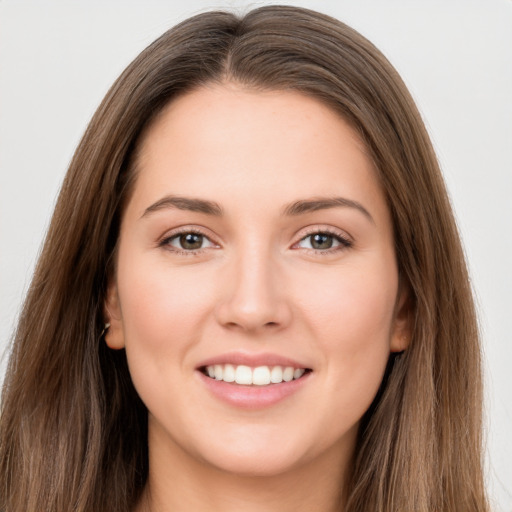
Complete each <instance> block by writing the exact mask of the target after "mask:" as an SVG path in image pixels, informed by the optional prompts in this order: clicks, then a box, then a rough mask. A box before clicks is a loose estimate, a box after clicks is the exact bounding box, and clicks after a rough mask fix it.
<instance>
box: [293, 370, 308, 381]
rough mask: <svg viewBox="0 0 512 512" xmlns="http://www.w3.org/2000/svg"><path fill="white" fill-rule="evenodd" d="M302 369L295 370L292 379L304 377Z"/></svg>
mask: <svg viewBox="0 0 512 512" xmlns="http://www.w3.org/2000/svg"><path fill="white" fill-rule="evenodd" d="M304 371H305V370H304V368H297V369H296V370H294V371H293V378H294V379H300V378H301V377H302V376H303V375H304Z"/></svg>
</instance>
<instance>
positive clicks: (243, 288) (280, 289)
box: [219, 239, 290, 330]
mask: <svg viewBox="0 0 512 512" xmlns="http://www.w3.org/2000/svg"><path fill="white" fill-rule="evenodd" d="M227 280H228V282H227V283H226V293H225V295H224V299H223V300H222V303H221V304H220V306H219V320H220V321H221V323H223V324H224V325H231V326H234V325H237V326H239V327H240V328H242V329H244V330H255V329H258V328H259V327H265V326H266V327H269V326H274V327H277V326H283V325H285V324H286V323H287V322H288V321H289V317H290V309H289V305H288V304H287V300H286V295H285V289H284V286H283V285H284V283H283V275H282V273H281V272H280V271H279V262H278V261H276V258H275V255H274V254H273V251H272V248H271V246H270V244H269V243H268V241H267V242H263V243H262V241H261V240H260V241H258V240H256V239H251V240H249V241H247V242H246V243H244V244H241V245H240V247H239V248H238V250H236V251H234V254H233V257H232V259H231V261H230V263H229V270H228V272H227Z"/></svg>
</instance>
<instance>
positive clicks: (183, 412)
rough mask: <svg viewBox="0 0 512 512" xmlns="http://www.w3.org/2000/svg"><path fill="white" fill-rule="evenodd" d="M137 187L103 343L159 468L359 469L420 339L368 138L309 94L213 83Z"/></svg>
mask: <svg viewBox="0 0 512 512" xmlns="http://www.w3.org/2000/svg"><path fill="white" fill-rule="evenodd" d="M136 172H137V180H136V183H135V186H134V190H133V195H132V197H131V199H130V201H129V203H128V206H127V208H126V211H125V213H124V216H123V219H122V225H121V234H120V240H119V251H118V260H117V271H116V275H115V279H113V281H112V283H111V285H110V288H109V294H108V301H107V304H106V307H107V310H108V315H109V317H110V321H111V324H112V325H111V328H110V331H109V332H108V335H107V343H108V344H109V346H110V347H111V348H125V349H126V354H127V358H128V363H129V368H130V372H131V376H132V379H133V382H134V385H135V387H136V389H137V391H138V393H139V394H140V397H141V398H142V400H143V401H144V403H145V404H146V406H147V408H148V411H149V446H150V454H151V455H150V456H152V457H160V456H162V457H163V455H164V454H165V455H166V456H173V457H181V459H180V460H188V461H195V462H199V463H202V464H204V463H206V464H207V465H211V466H214V467H216V468H220V469H223V470H226V471H232V472H237V473H243V474H253V475H254V474H260V475H271V474H277V473H280V472H284V471H287V470H289V469H293V468H297V467H299V466H303V465H304V464H307V463H308V462H313V461H314V460H320V459H322V458H326V457H328V458H329V460H332V463H333V464H337V465H339V464H340V462H341V461H346V460H348V458H349V457H350V455H351V453H352V450H353V447H354V443H355V436H356V430H357V427H358V423H359V420H360V418H361V416H362V415H363V413H364V412H365V411H366V410H367V408H368V407H369V405H370V404H371V402H372V400H373V398H374V396H375V394H376V392H377V389H378V387H379V384H380V383H381V380H382V377H383V372H384V369H385V366H386V362H387V360H388V357H389V354H390V351H396V350H401V349H403V348H404V343H405V341H404V335H405V333H406V325H405V324H406V319H405V317H406V315H405V313H403V311H402V310H404V309H405V306H404V305H403V303H404V302H405V297H404V294H403V293H400V291H399V285H398V273H397V263H396V258H395V253H394V249H393V247H394V245H393V230H392V224H391V219H390V213H389V211H388V208H387V205H386V201H385V198H384V195H383V192H382V190H381V188H380V186H379V183H378V180H377V179H376V173H375V170H374V168H373V166H372V163H371V161H370V159H369V158H368V157H367V156H366V154H365V149H364V146H363V145H362V143H361V142H360V140H359V138H358V137H357V135H356V133H355V132H354V131H353V130H352V129H351V128H350V127H349V126H348V124H347V123H346V122H344V121H343V120H342V119H341V118H340V117H339V116H338V115H337V114H335V113H334V112H333V111H331V110H330V109H329V108H327V107H326V106H324V105H323V104H321V103H319V102H318V101H316V100H314V99H311V98H309V97H307V96H304V95H301V94H299V93H295V92H254V91H250V90H246V89H243V88H240V87H238V86H235V85H230V84H227V85H223V86H221V85H212V86H210V87H204V88H200V89H198V90H195V91H193V92H191V93H189V94H187V95H185V96H183V97H181V98H179V99H177V100H176V101H174V102H172V103H171V104H170V105H169V106H168V107H166V109H165V110H164V111H163V112H162V113H161V115H160V116H159V117H158V118H157V120H156V121H155V122H154V123H153V125H152V126H151V127H150V129H149V130H148V132H147V133H146V135H145V136H144V139H143V141H142V144H141V147H140V153H139V156H138V160H137V163H136ZM210 375H211V376H210ZM233 379H235V380H234V382H233ZM290 379H292V380H290ZM251 382H252V383H251ZM174 460H176V459H174Z"/></svg>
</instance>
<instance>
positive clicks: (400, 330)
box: [390, 284, 412, 352]
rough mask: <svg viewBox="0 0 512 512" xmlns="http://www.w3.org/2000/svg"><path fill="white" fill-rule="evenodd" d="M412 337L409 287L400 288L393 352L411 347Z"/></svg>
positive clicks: (393, 335) (396, 309)
mask: <svg viewBox="0 0 512 512" xmlns="http://www.w3.org/2000/svg"><path fill="white" fill-rule="evenodd" d="M411 336H412V307H411V295H410V291H409V287H408V286H405V285H403V284H401V285H400V286H399V291H398V296H397V301H396V305H395V316H394V320H393V328H392V332H391V343H390V350H391V352H403V351H404V350H406V349H407V348H408V347H409V343H410V342H411Z"/></svg>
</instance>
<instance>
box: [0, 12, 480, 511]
mask: <svg viewBox="0 0 512 512" xmlns="http://www.w3.org/2000/svg"><path fill="white" fill-rule="evenodd" d="M2 407H3V410H2V419H1V426H0V457H1V459H0V464H1V466H0V467H1V469H0V482H2V484H0V485H1V486H2V487H1V492H0V496H1V498H0V500H2V501H0V509H2V510H6V511H19V510H55V511H64V510H77V511H86V510H95V511H100V510H105V511H107V510H109V511H111V510H119V511H129V510H137V511H148V510H152V511H159V510H162V511H163V510H197V511H199V510H239V511H240V510H255V509H256V508H257V509H258V510H259V509H261V508H264V509H265V510H277V509H279V510H292V509H293V510H319V511H324V510H325V511H332V510H343V511H360V510H361V511H362V510H365V511H368V510H372V511H373V510H375V511H392V510H393V511H398V510H401V511H403V510H421V511H431V510H446V511H457V510H460V511H470V510H474V511H477V510H478V511H480V510H487V508H486V500H485V492H484V489H483V483H482V472H481V452H480V446H481V440H480V414H481V382H480V361H479V345H478V333H477V326H476V320H475V312H474V307H473V302H472V297H471V290H470V286H469V282H468V276H467V270H466V266H465V263H464V258H463V254H462V250H461V247H460V242H459V238H458V234H457V230H456V227H455V224H454V221H453V216H452V213H451V209H450V206H449V201H448V199H447V196H446V191H445V188H444V184H443V181H442V178H441V176H440V173H439V169H438V166H437V163H436V159H435V155H434V153H433V150H432V147H431V144H430V142H429V139H428V136H427V134H426V131H425V129H424V126H423V124H422V122H421V119H420V116H419V114H418V112H417V110H416V108H415V106H414V103H413V102H412V100H411V98H410V96H409V94H408V93H407V91H406V89H405V87H404V85H403V83H402V82H401V80H400V78H399V77H398V76H397V74H396V72H395V71H394V69H393V68H392V67H391V66H390V64H389V63H388V62H387V61H386V59H385V58H384V57H383V56H382V55H381V54H380V53H379V52H378V50H376V49H375V47H373V46H372V45H371V44H370V43H369V42H368V41H366V40H365V39H364V38H363V37H362V36H360V35H359V34H357V33H356V32H354V31H353V30H351V29H350V28H348V27H347V26H345V25H343V24H341V23H340V22H338V21H335V20H333V19H331V18H329V17H327V16H324V15H321V14H318V13H315V12H312V11H308V10H303V9H298V8H293V7H264V8H261V9H256V10H254V11H252V12H250V13H249V14H247V15H246V16H244V17H243V18H237V17H236V16H234V15H232V14H228V13H222V12H217V13H206V14H203V15H199V16H197V17H194V18H191V19H189V20H187V21H185V22H183V23H182V24H180V25H178V26H177V27H175V28H174V29H172V30H171V31H169V32H167V33H166V34H164V35H163V36H162V37H161V38H160V39H158V40H157V41H155V43H153V44H152V45H151V46H150V47H149V48H147V49H146V50H145V51H144V52H142V54H141V55H140V56H139V57H138V58H137V59H136V60H135V61H134V62H133V63H132V64H131V65H130V66H129V67H128V68H127V69H126V70H125V72H124V73H123V74H122V75H121V77H120V78H119V79H118V80H117V82H116V83H115V84H114V86H113V87H112V89H111V90H110V91H109V93H108V94H107V96H106V98H105V99H104V101H103V103H102V104H101V106H100V107H99V109H98V111H97V113H96V114H95V116H94V118H93V119H92V121H91V123H90V125H89V127H88V129H87V132H86V134H85V136H84V138H83V140H82V142H81V144H80V146H79V147H78V149H77V151H76V154H75V156H74V159H73V161H72V163H71V166H70V169H69V172H68V175H67V177H66V180H65V182H64V185H63V188H62V192H61V195H60V198H59V201H58V204H57V207H56V210H55V213H54V217H53V220H52V224H51V228H50V231H49V233H48V237H47V241H46V244H45V247H44V250H43V253H42V255H41V258H40V261H39V264H38V266H37V268H36V272H35V275H34V279H33V282H32V286H31V288H30V291H29V294H28V297H27V300H26V304H25V307H24V310H23V313H22V315H21V318H20V322H19V327H18V331H17V335H16V340H15V344H14V348H13V354H12V357H11V360H10V366H9V370H8V374H7V377H6V381H5V387H4V395H3V402H2Z"/></svg>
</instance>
